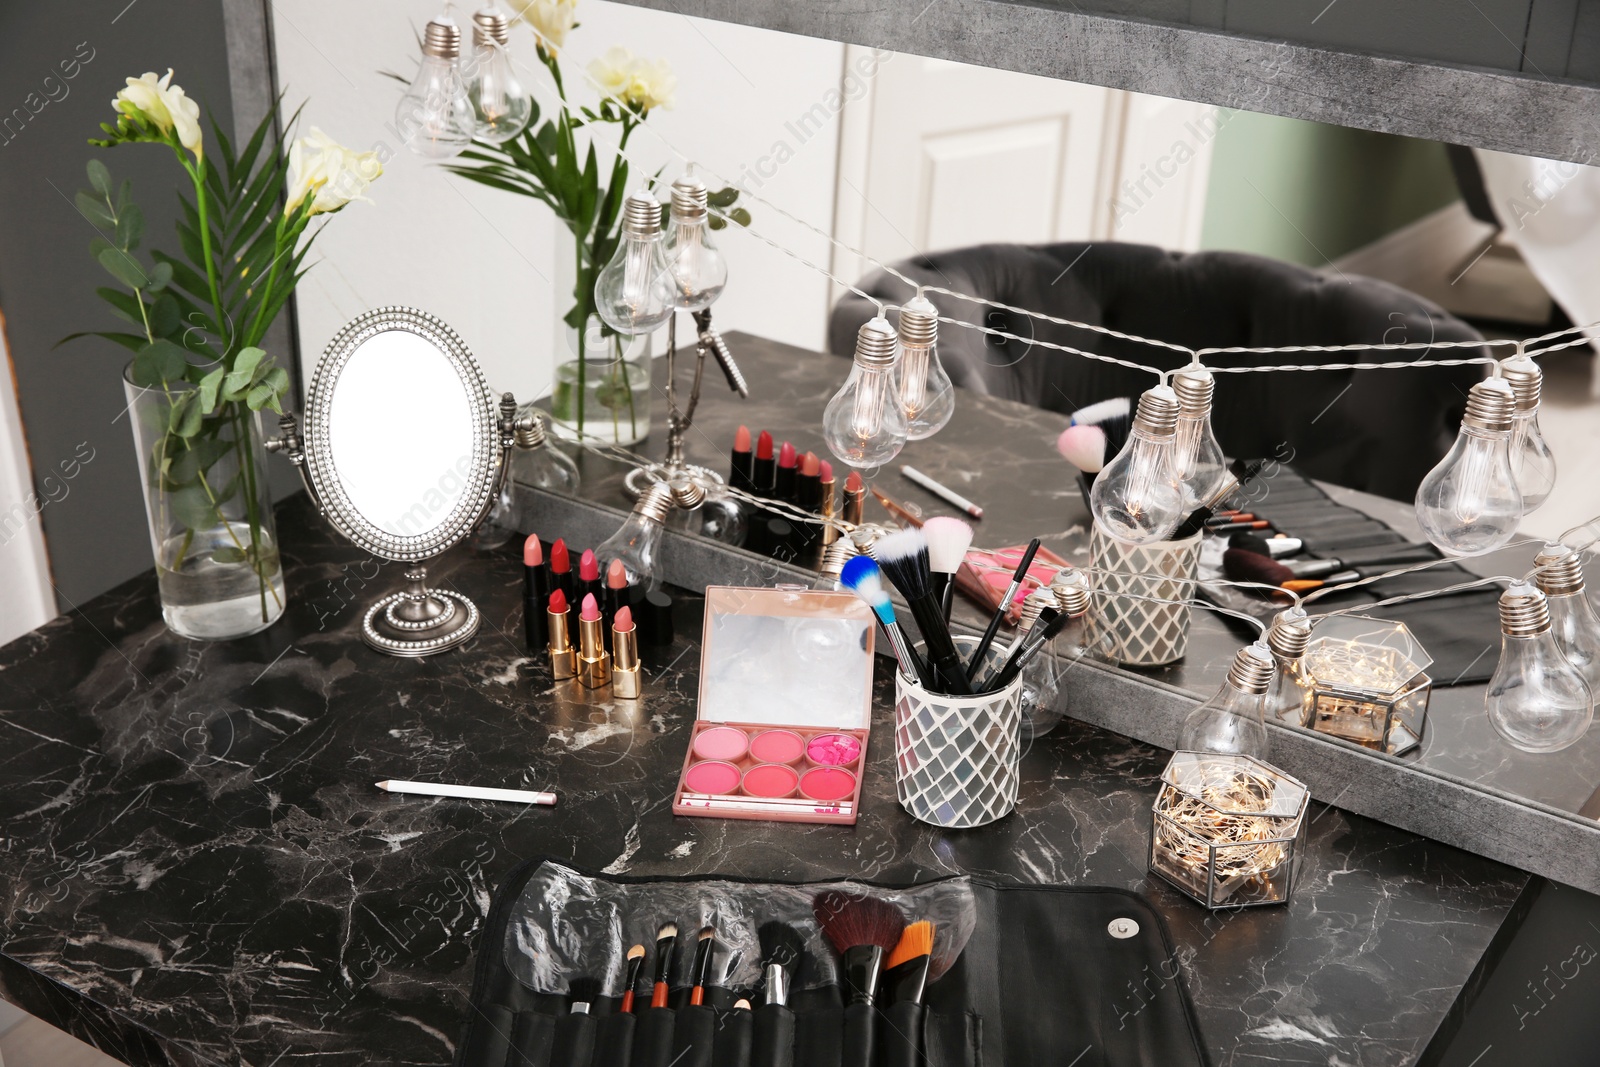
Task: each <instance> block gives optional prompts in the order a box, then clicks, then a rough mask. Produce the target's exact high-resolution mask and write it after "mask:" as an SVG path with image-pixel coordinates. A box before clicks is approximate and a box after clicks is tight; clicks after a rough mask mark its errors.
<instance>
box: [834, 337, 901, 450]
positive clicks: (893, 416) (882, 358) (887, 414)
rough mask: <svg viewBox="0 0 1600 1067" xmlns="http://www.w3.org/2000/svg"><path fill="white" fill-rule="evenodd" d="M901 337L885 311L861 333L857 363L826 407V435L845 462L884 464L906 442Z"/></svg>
mask: <svg viewBox="0 0 1600 1067" xmlns="http://www.w3.org/2000/svg"><path fill="white" fill-rule="evenodd" d="M896 351H897V342H896V336H895V332H894V327H892V326H890V325H889V320H887V319H885V318H883V317H882V316H881V315H880V316H878V317H876V318H873V319H869V320H868V321H867V322H866V323H864V324H863V325H862V327H861V330H860V332H859V333H857V334H856V356H855V364H854V365H853V366H852V367H851V368H850V376H849V377H848V378H846V379H845V380H844V385H842V386H840V387H839V391H838V392H837V393H834V394H833V399H832V400H829V401H828V406H827V408H826V409H825V410H824V411H823V412H822V438H823V440H824V441H826V442H827V443H828V451H830V452H832V453H833V454H834V456H835V457H837V458H838V460H839V462H841V463H845V464H848V465H850V466H852V467H879V466H882V465H883V464H885V463H887V462H889V461H890V460H891V459H893V458H894V457H896V456H898V455H899V454H900V449H902V448H903V447H905V443H906V413H905V412H904V411H903V410H902V409H901V407H900V404H899V401H898V399H897V398H896V397H895V392H894V365H895V356H896Z"/></svg>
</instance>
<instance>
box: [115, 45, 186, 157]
mask: <svg viewBox="0 0 1600 1067" xmlns="http://www.w3.org/2000/svg"><path fill="white" fill-rule="evenodd" d="M111 106H113V107H115V108H116V109H117V110H118V111H120V112H122V113H123V114H124V115H127V116H129V117H130V118H136V119H141V120H143V121H144V122H146V123H148V124H149V125H151V126H154V127H155V128H156V129H158V130H160V131H161V132H162V133H166V132H168V131H169V130H175V131H177V134H178V143H179V144H181V145H183V147H185V148H187V149H188V150H189V151H191V152H193V153H194V158H195V159H199V158H200V157H201V156H202V155H203V154H204V146H203V145H202V144H201V140H200V105H199V104H197V103H195V102H194V101H193V100H190V99H189V97H188V96H187V95H186V94H185V93H184V91H183V88H182V87H181V86H177V85H173V84H172V68H171V67H168V68H167V73H166V74H164V75H162V76H161V77H160V78H157V77H156V75H155V73H154V72H153V71H152V72H149V73H147V74H145V75H144V76H143V77H140V78H129V79H128V85H127V88H125V89H123V90H122V91H121V92H119V93H118V94H117V95H116V99H114V100H112V101H111Z"/></svg>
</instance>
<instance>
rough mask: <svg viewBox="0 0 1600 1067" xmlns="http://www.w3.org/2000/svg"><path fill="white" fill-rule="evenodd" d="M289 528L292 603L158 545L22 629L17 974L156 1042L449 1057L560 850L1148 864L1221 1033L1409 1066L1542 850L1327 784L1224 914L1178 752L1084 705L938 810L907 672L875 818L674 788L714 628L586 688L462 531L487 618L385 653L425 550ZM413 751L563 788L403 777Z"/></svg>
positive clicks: (205, 1059) (1144, 887) (77, 1012)
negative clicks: (716, 814) (552, 669)
mask: <svg viewBox="0 0 1600 1067" xmlns="http://www.w3.org/2000/svg"><path fill="white" fill-rule="evenodd" d="M279 528H280V531H281V533H282V537H283V542H284V546H285V558H286V560H287V568H288V569H287V580H288V587H289V590H290V606H289V609H288V611H287V613H286V615H285V616H284V618H283V619H282V620H281V621H280V622H279V623H278V624H276V625H275V626H274V627H273V628H272V629H270V630H268V631H267V632H265V633H263V634H260V635H258V636H255V637H251V638H246V639H243V640H239V641H234V642H229V643H221V644H204V643H199V642H190V641H185V640H183V639H180V638H177V637H174V636H173V635H172V634H170V633H168V632H167V631H166V629H165V628H164V627H163V626H162V623H161V618H160V612H159V609H158V605H157V600H156V588H155V579H154V577H153V575H146V576H144V577H142V578H138V579H135V580H133V581H131V582H129V583H127V584H126V585H124V586H121V587H119V588H117V589H115V590H113V591H112V592H111V593H109V594H107V595H105V596H102V597H99V598H97V599H95V600H94V601H92V602H90V603H88V604H85V605H84V606H83V609H82V610H81V611H75V612H72V613H70V614H68V615H64V616H62V617H60V618H58V619H56V620H55V621H53V622H51V623H50V624H48V625H47V626H45V627H43V628H41V629H40V630H37V631H35V632H34V633H32V634H29V635H27V636H25V637H23V638H21V639H19V640H17V641H16V642H14V643H12V644H10V645H8V646H6V647H5V648H4V649H0V729H3V731H4V734H3V736H4V745H3V748H0V820H3V822H0V825H3V827H4V830H3V831H0V832H3V834H4V841H3V847H0V896H3V899H4V900H5V901H6V904H7V907H6V924H5V941H4V946H3V950H0V986H3V992H4V995H5V997H6V998H7V999H9V1000H13V1001H14V1002H16V1003H18V1004H20V1005H22V1006H23V1007H25V1008H27V1009H28V1010H30V1011H32V1012H34V1013H36V1014H38V1015H40V1016H41V1017H43V1018H45V1019H46V1020H47V1021H50V1022H53V1023H55V1024H57V1025H59V1026H62V1027H64V1028H66V1029H68V1030H70V1031H72V1032H74V1033H76V1034H78V1035H80V1036H82V1037H84V1038H85V1039H86V1040H89V1041H91V1042H92V1043H94V1044H96V1045H98V1046H100V1047H102V1048H104V1049H106V1050H107V1051H108V1052H110V1053H111V1054H113V1055H115V1056H117V1057H119V1058H121V1059H123V1060H125V1061H127V1062H129V1063H133V1064H148V1063H169V1062H170V1063H181V1064H202V1063H206V1064H209V1063H244V1064H251V1065H257V1067H266V1065H288V1064H295V1063H315V1064H318V1065H339V1064H373V1063H382V1064H434V1065H437V1064H445V1063H448V1062H449V1061H450V1059H451V1056H452V1054H453V1050H454V1045H455V1040H456V1034H457V1031H458V1026H459V1024H460V1022H461V1020H462V1018H463V1013H464V1011H465V1010H466V998H467V992H468V989H469V986H470V983H471V973H472V972H471V965H472V960H473V954H474V953H475V952H476V951H477V950H478V948H479V932H480V930H481V927H482V924H483V921H484V917H485V914H486V911H487V908H488V904H489V899H490V895H491V893H492V892H493V890H494V888H495V886H496V885H497V884H498V883H499V882H500V881H501V880H502V879H503V878H504V877H505V876H506V875H507V873H508V872H510V871H511V869H512V868H513V867H514V866H516V865H517V864H518V863H519V862H521V861H522V860H524V859H525V858H528V857H532V856H535V855H551V856H555V857H559V858H562V859H564V860H567V861H570V862H572V863H575V864H577V865H580V866H583V867H587V868H591V869H595V870H604V871H610V872H627V873H632V874H648V873H671V874H676V875H692V874H705V875H712V874H736V875H743V876H747V877H756V878H773V879H795V880H800V879H810V878H817V877H821V876H826V875H839V874H849V875H854V876H860V877H864V878H871V879H880V880H885V881H910V880H915V879H921V878H930V877H935V876H939V875H944V874H947V873H950V872H953V871H968V872H973V873H980V874H984V875H987V876H990V877H992V878H995V879H1010V880H1019V881H1030V882H1039V881H1052V882H1066V883H1074V884H1098V885H1109V886H1124V887H1130V888H1133V889H1136V890H1139V891H1141V892H1144V893H1145V894H1147V895H1148V896H1149V898H1150V899H1151V900H1152V901H1153V902H1154V904H1155V906H1156V908H1157V909H1158V910H1159V911H1161V912H1162V913H1163V914H1164V915H1165V916H1166V918H1167V921H1168V922H1169V924H1170V926H1171V929H1172V933H1173V936H1174V938H1175V940H1176V942H1177V944H1178V947H1179V952H1180V955H1181V957H1182V960H1183V963H1184V966H1185V969H1184V973H1183V979H1182V980H1183V981H1184V982H1185V983H1186V984H1187V986H1188V989H1189V992H1190V993H1191V995H1192V997H1193V999H1194V1002H1195V1005H1196V1008H1197V1012H1198V1016H1199V1021H1200V1025H1201V1028H1202V1031H1203V1035H1204V1038H1205V1040H1206V1042H1207V1044H1208V1045H1209V1046H1210V1048H1211V1049H1212V1051H1213V1055H1214V1057H1215V1060H1216V1062H1217V1063H1218V1064H1219V1065H1232V1064H1239V1065H1244V1064H1258V1063H1284V1062H1314V1063H1339V1064H1362V1065H1388V1064H1406V1063H1411V1062H1413V1061H1415V1059H1416V1058H1417V1056H1418V1055H1419V1054H1420V1053H1421V1051H1422V1049H1423V1048H1424V1046H1425V1045H1426V1044H1427V1042H1428V1040H1429V1038H1430V1037H1431V1036H1432V1035H1433V1034H1434V1033H1435V1030H1436V1028H1438V1027H1439V1026H1440V1025H1441V1021H1442V1020H1444V1019H1446V1017H1447V1015H1448V1013H1449V1009H1450V1007H1451V1005H1452V1004H1453V1003H1454V1002H1455V1000H1456V997H1457V994H1458V992H1459V991H1460V990H1461V989H1462V988H1463V986H1464V985H1466V984H1467V983H1469V982H1470V980H1471V979H1472V977H1473V975H1474V971H1475V968H1477V967H1478V966H1479V964H1480V962H1481V961H1482V959H1483V958H1484V956H1485V953H1486V950H1487V949H1488V947H1489V945H1490V942H1491V939H1492V938H1494V937H1495V935H1496V932H1497V931H1498V930H1500V929H1501V928H1502V926H1505V925H1507V920H1508V917H1509V916H1511V915H1512V914H1513V913H1514V910H1515V909H1514V907H1513V905H1514V902H1515V900H1516V899H1517V896H1518V894H1519V891H1520V890H1521V889H1522V888H1523V886H1524V885H1525V883H1526V881H1527V876H1525V875H1523V874H1521V873H1519V872H1518V871H1515V870H1513V869H1511V868H1508V867H1504V866H1501V865H1499V864H1496V863H1493V862H1489V861H1486V860H1483V859H1479V858H1477V857H1474V856H1471V855H1468V854H1466V853H1463V852H1460V851H1458V850H1456V849H1453V848H1449V847H1446V846H1443V845H1439V844H1435V843H1431V842H1429V841H1426V840H1424V839H1422V838H1419V837H1416V836H1414V835H1412V834H1409V833H1405V832H1403V831H1399V830H1395V829H1392V828H1389V827H1385V826H1382V825H1379V824H1377V823H1374V822H1371V821H1368V820H1365V819H1362V818H1359V817H1356V816H1350V815H1347V814H1345V813H1343V812H1341V811H1339V810H1337V809H1333V808H1328V807H1324V806H1321V805H1314V806H1313V808H1312V811H1311V813H1310V829H1309V835H1308V841H1307V845H1306V853H1305V866H1304V868H1303V875H1302V880H1301V883H1300V885H1299V887H1298V889H1297V892H1296V894H1295V897H1294V899H1293V901H1292V902H1291V903H1290V904H1289V905H1287V906H1284V907H1269V908H1258V909H1253V910H1249V911H1245V912H1241V913H1231V914H1220V915H1208V914H1207V913H1206V912H1205V911H1203V910H1202V909H1200V908H1199V907H1197V906H1195V905H1194V904H1192V903H1190V902H1189V901H1188V900H1187V899H1186V898H1183V897H1181V896H1179V895H1178V894H1177V893H1176V892H1174V891H1172V890H1170V889H1168V888H1167V887H1165V886H1164V885H1163V884H1162V883H1159V882H1156V881H1154V880H1153V879H1151V878H1148V877H1147V876H1146V873H1145V849H1146V845H1147V840H1148V831H1149V823H1148V818H1149V815H1148V812H1149V807H1150V804H1151V801H1152V799H1153V797H1154V787H1155V782H1156V779H1157V775H1158V774H1159V772H1160V770H1161V767H1162V766H1163V764H1164V762H1165V758H1166V754H1165V753H1164V752H1162V751H1160V750H1157V749H1154V748H1151V747H1149V746H1146V745H1142V744H1138V743H1135V742H1131V741H1128V740H1126V739H1124V738H1120V737H1117V736H1115V735H1112V734H1109V733H1106V732H1103V731H1100V730H1097V729H1094V728H1092V727H1088V726H1084V725H1081V724H1076V723H1073V722H1072V721H1070V720H1069V721H1067V722H1065V723H1064V724H1063V725H1062V726H1061V728H1060V729H1058V730H1057V731H1056V732H1055V733H1054V734H1052V735H1050V736H1049V737H1047V738H1044V739H1042V740H1040V741H1038V742H1036V743H1035V744H1034V745H1033V747H1032V750H1031V751H1030V752H1028V754H1027V755H1026V757H1025V759H1024V762H1023V777H1024V781H1023V785H1022V792H1021V801H1020V805H1019V809H1018V811H1017V812H1016V813H1015V814H1013V815H1012V816H1010V817H1008V818H1007V819H1005V820H1003V821H1002V822H1000V823H998V824H996V825H994V826H992V827H988V828H985V829H982V830H976V831H967V832H945V831H941V830H938V829H935V828H932V827H928V826H924V825H921V824H918V823H916V822H913V821H912V820H911V819H910V817H909V816H908V815H906V814H905V813H904V812H903V811H902V810H901V809H900V808H899V807H898V805H897V804H896V803H895V801H894V785H893V780H892V768H891V750H892V742H891V739H890V731H889V723H888V719H887V716H886V715H884V714H882V712H881V709H884V708H887V706H888V702H887V689H886V686H887V679H886V678H881V677H880V679H879V692H878V699H877V707H878V708H879V709H880V713H879V714H878V715H877V716H876V721H875V722H874V730H873V740H872V751H871V755H870V768H869V771H868V779H867V783H866V793H865V801H864V811H863V815H862V818H861V821H860V824H859V825H857V826H855V827H825V826H803V825H794V824H776V823H760V822H735V821H718V820H708V819H686V818H679V817H675V816H673V815H672V814H671V813H670V810H669V806H670V800H671V795H672V790H673V787H674V781H675V773H676V769H677V767H678V766H679V765H680V763H681V760H682V756H683V752H684V746H685V744H686V738H687V734H688V730H689V727H690V723H691V722H692V720H693V716H694V708H695V692H696V672H697V668H698V652H697V646H696V643H695V642H694V641H693V640H692V639H689V638H686V637H683V636H680V638H679V640H678V642H677V643H676V644H675V645H673V646H672V647H671V648H669V649H666V650H664V651H662V652H661V653H660V654H659V655H655V656H653V658H652V659H650V660H649V661H648V663H647V671H648V682H647V688H646V693H645V697H644V699H643V700H641V701H639V702H637V704H629V703H601V702H594V701H591V700H587V699H585V698H584V697H582V696H580V695H579V694H578V693H577V692H575V691H574V690H572V689H571V688H568V687H566V686H565V685H563V686H559V687H553V686H552V684H551V681H550V678H549V675H548V673H547V670H546V668H545V665H544V663H543V662H542V659H541V657H538V656H533V655H530V654H529V653H528V652H527V651H526V650H525V649H524V648H523V647H522V646H521V637H520V631H521V607H520V581H521V579H520V567H519V566H518V564H517V561H516V560H515V559H514V557H513V555H512V552H511V549H509V548H508V549H507V550H505V551H504V552H501V553H496V554H494V555H493V556H492V557H487V556H481V555H473V554H472V553H470V552H468V551H467V550H465V549H457V550H456V551H454V552H452V553H450V554H449V555H447V556H446V557H445V558H444V559H443V560H441V561H439V563H438V565H437V566H436V567H435V568H434V572H435V576H436V578H437V579H438V580H440V581H443V582H447V583H448V584H449V585H450V586H451V587H454V588H456V589H458V590H460V591H462V592H464V593H465V594H467V595H469V596H471V597H473V598H474V599H475V600H476V602H477V603H478V604H479V605H480V606H481V607H482V609H483V610H484V614H485V625H484V627H483V630H482V631H481V633H480V634H479V635H478V636H477V637H475V638H474V639H473V640H472V641H471V642H470V643H469V644H468V645H467V646H466V647H464V648H462V649H460V650H458V651H455V652H452V653H449V654H445V655H442V656H438V657H435V658H432V659H427V660H402V659H392V658H388V657H384V656H381V655H378V654H377V653H375V652H373V651H370V650H369V649H367V648H366V647H365V646H364V645H362V644H361V642H360V641H359V639H358V637H357V627H358V623H359V618H360V614H361V612H362V610H363V609H364V607H365V605H366V604H368V603H369V602H370V601H371V600H373V599H374V598H376V597H377V596H379V595H381V594H383V593H387V592H389V591H391V590H392V589H393V588H395V587H397V585H398V583H399V577H400V576H399V570H400V568H398V567H395V566H389V565H379V564H378V563H376V562H374V561H372V560H370V559H368V558H366V557H364V556H363V555H362V554H361V553H360V552H359V551H357V550H355V549H354V548H352V547H351V546H349V545H348V544H345V543H343V542H341V541H338V540H337V539H336V538H335V537H334V535H332V534H331V533H330V532H329V531H328V530H327V528H326V527H325V526H324V525H323V524H322V523H321V522H320V521H319V520H318V519H317V518H316V517H315V516H314V515H313V514H312V512H311V509H310V508H309V507H308V506H307V504H306V503H305V501H304V500H302V499H300V498H295V499H293V500H291V501H290V502H289V503H287V504H286V505H284V506H282V507H281V508H280V511H279ZM684 603H685V604H686V611H687V612H688V613H689V615H688V616H686V617H685V618H684V619H683V620H682V625H681V626H680V631H679V632H680V635H682V634H688V633H693V632H694V627H693V624H692V623H693V620H692V617H691V616H692V614H693V610H694V607H693V601H692V600H690V599H687V598H686V599H685V601H684ZM390 777H399V778H414V779H431V780H439V781H451V782H466V783H474V784H482V785H502V786H526V787H536V788H541V789H553V790H555V791H556V792H558V793H559V794H560V802H559V804H558V805H557V806H556V807H554V808H526V809H524V808H517V807H509V806H506V805H499V804H492V803H484V802H469V801H458V800H433V799H425V798H417V797H405V796H395V795H389V794H385V793H381V792H379V791H378V790H376V789H374V788H373V783H374V782H375V781H376V780H379V779H383V778H390ZM1127 996H1128V1004H1129V1007H1130V1010H1134V1009H1135V1007H1136V1004H1137V998H1138V990H1132V989H1130V990H1128V991H1127ZM1064 1062H1065V1061H1064ZM1082 1062H1084V1063H1090V1062H1095V1060H1094V1059H1093V1058H1092V1057H1088V1058H1085V1059H1084V1060H1083V1061H1082Z"/></svg>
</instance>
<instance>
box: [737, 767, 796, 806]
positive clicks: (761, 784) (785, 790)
mask: <svg viewBox="0 0 1600 1067" xmlns="http://www.w3.org/2000/svg"><path fill="white" fill-rule="evenodd" d="M799 784H800V776H799V775H798V774H796V773H795V772H794V768H792V767H785V766H783V765H782V764H778V763H758V764H756V765H755V766H754V767H751V768H750V769H749V770H748V771H745V772H744V791H745V793H746V794H748V795H749V796H753V797H769V798H774V799H780V798H782V797H789V796H793V795H794V791H795V787H796V786H798V785H799Z"/></svg>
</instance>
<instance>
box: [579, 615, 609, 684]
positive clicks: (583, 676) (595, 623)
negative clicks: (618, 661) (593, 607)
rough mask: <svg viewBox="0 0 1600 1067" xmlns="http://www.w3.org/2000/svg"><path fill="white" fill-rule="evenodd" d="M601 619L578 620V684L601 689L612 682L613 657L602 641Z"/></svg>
mask: <svg viewBox="0 0 1600 1067" xmlns="http://www.w3.org/2000/svg"><path fill="white" fill-rule="evenodd" d="M601 626H602V623H601V621H600V620H599V619H585V618H582V617H580V618H579V619H578V682H579V684H581V685H583V686H584V687H585V688H587V689H599V688H600V687H601V686H603V685H605V684H606V683H607V682H609V681H611V657H610V656H609V655H607V654H606V648H605V645H604V644H603V643H602V640H601V633H602V630H601Z"/></svg>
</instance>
